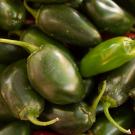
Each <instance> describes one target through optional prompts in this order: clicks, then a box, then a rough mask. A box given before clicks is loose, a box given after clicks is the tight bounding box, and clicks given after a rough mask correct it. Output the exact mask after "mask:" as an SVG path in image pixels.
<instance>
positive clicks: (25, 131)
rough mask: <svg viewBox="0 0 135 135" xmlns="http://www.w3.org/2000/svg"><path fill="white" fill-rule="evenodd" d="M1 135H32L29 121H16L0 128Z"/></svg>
mask: <svg viewBox="0 0 135 135" xmlns="http://www.w3.org/2000/svg"><path fill="white" fill-rule="evenodd" d="M0 135H30V126H29V123H26V122H22V121H15V122H11V123H9V124H7V125H6V126H4V127H2V128H1V129H0Z"/></svg>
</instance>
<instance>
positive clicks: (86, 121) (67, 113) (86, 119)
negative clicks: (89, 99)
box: [41, 82, 106, 135]
mask: <svg viewBox="0 0 135 135" xmlns="http://www.w3.org/2000/svg"><path fill="white" fill-rule="evenodd" d="M105 85H106V83H105V82H104V84H103V87H102V89H99V92H100V93H99V95H98V96H97V97H96V98H95V99H94V102H93V103H92V105H91V106H90V107H89V106H88V105H87V104H86V103H84V102H80V103H77V104H70V105H66V106H60V105H54V104H48V107H47V109H46V110H45V111H44V112H43V114H42V115H41V118H42V119H43V118H46V119H49V120H50V119H53V118H55V117H59V119H60V121H58V122H57V123H56V124H53V125H51V128H52V129H53V130H55V131H56V132H58V133H60V134H62V135H82V133H83V132H85V131H87V130H88V129H89V128H90V127H91V126H92V125H93V123H94V122H95V119H96V118H95V117H96V108H97V105H98V103H99V101H100V99H101V97H102V95H103V93H104V90H105V87H106V86H105Z"/></svg>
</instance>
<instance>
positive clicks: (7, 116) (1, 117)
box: [0, 64, 14, 122]
mask: <svg viewBox="0 0 135 135" xmlns="http://www.w3.org/2000/svg"><path fill="white" fill-rule="evenodd" d="M6 67H7V66H6V65H2V64H0V77H1V74H2V72H3V71H4V69H5V68H6ZM0 110H1V111H0V121H2V122H4V121H10V120H13V119H14V116H13V114H12V113H11V111H10V109H9V108H8V106H7V104H6V103H5V101H4V100H3V97H2V96H1V94H0Z"/></svg>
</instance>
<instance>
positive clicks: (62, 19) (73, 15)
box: [24, 1, 101, 47]
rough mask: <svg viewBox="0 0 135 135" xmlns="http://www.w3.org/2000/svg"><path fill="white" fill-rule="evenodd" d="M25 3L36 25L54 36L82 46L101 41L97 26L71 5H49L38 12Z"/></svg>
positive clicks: (92, 44) (93, 44)
mask: <svg viewBox="0 0 135 135" xmlns="http://www.w3.org/2000/svg"><path fill="white" fill-rule="evenodd" d="M24 5H25V8H26V9H27V10H28V11H29V12H30V13H31V14H32V15H33V16H34V18H35V19H36V25H37V26H38V27H39V28H40V29H41V30H42V31H44V32H45V33H46V34H47V35H49V36H51V37H52V38H55V39H57V40H59V41H61V42H63V43H67V44H70V45H76V46H81V47H93V46H95V45H97V44H98V43H100V42H101V37H100V34H99V32H98V31H97V30H96V28H95V27H94V26H93V25H92V24H91V23H90V22H89V21H88V20H87V19H86V18H85V17H83V16H82V15H80V14H79V13H78V12H77V11H76V10H75V9H73V8H71V7H69V6H66V5H48V6H44V7H42V8H40V9H39V10H38V12H37V11H35V10H33V9H31V8H30V7H29V6H28V5H27V3H26V1H24ZM52 18H53V19H52Z"/></svg>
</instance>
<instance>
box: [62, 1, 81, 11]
mask: <svg viewBox="0 0 135 135" xmlns="http://www.w3.org/2000/svg"><path fill="white" fill-rule="evenodd" d="M82 3H83V0H72V1H69V2H67V3H65V5H67V6H70V7H72V8H76V9H78V8H79V7H80V6H81V4H82Z"/></svg>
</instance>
